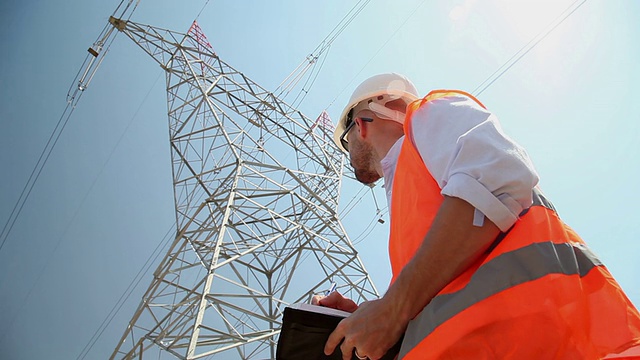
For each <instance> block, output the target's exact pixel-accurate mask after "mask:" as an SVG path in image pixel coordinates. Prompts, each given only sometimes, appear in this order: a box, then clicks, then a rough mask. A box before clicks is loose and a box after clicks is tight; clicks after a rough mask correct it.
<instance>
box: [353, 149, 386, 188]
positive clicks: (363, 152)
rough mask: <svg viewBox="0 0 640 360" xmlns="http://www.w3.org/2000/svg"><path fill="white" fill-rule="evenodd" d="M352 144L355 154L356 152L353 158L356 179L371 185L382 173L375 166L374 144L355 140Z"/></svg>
mask: <svg viewBox="0 0 640 360" xmlns="http://www.w3.org/2000/svg"><path fill="white" fill-rule="evenodd" d="M351 146H353V154H355V155H353V156H352V158H351V163H352V164H353V172H354V174H355V175H356V180H358V181H359V182H361V183H363V184H365V185H370V184H373V183H374V182H376V181H377V180H378V179H380V174H378V172H377V171H376V169H375V168H374V166H373V161H374V160H373V146H371V145H369V144H367V143H363V142H359V141H354V143H353V144H352V145H351Z"/></svg>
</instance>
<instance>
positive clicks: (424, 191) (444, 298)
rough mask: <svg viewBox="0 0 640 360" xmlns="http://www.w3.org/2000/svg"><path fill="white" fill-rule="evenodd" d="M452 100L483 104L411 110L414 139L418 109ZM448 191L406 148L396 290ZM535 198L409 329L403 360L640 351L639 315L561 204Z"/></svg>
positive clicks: (399, 189)
mask: <svg viewBox="0 0 640 360" xmlns="http://www.w3.org/2000/svg"><path fill="white" fill-rule="evenodd" d="M449 95H457V96H459V95H464V96H467V97H470V98H472V99H474V98H473V97H471V96H470V95H469V94H466V93H461V92H456V91H448V90H446V91H436V92H432V93H430V94H429V95H428V96H427V97H426V98H425V99H422V100H418V101H416V102H414V103H412V104H411V105H410V106H409V109H408V112H407V118H406V120H405V134H409V133H410V132H411V116H412V114H413V112H414V111H415V110H417V109H418V108H420V107H422V106H429V102H430V101H433V100H435V99H438V98H441V97H444V96H449ZM474 100H475V99H474ZM475 101H476V102H477V100H475ZM478 103H479V102H478ZM479 104H480V103H479ZM480 105H482V104H480ZM408 138H409V137H405V139H408ZM440 191H441V189H440V188H439V186H438V184H437V182H436V181H435V180H434V179H433V177H432V176H431V175H430V173H429V172H428V170H427V169H426V168H425V166H424V163H423V162H422V159H421V157H420V155H419V154H418V152H417V150H416V149H415V147H414V146H413V145H412V144H411V141H410V140H405V142H404V143H403V144H402V149H401V151H400V155H399V157H398V163H397V167H396V173H395V175H394V181H393V196H392V204H391V229H390V236H389V256H390V260H391V265H392V270H393V279H392V282H393V281H395V279H396V277H397V276H398V274H399V273H400V271H401V270H402V268H403V267H404V266H405V265H406V263H407V262H408V261H409V260H410V259H411V258H412V257H413V254H414V253H415V251H416V250H417V249H418V247H419V246H420V245H421V243H422V240H423V238H424V236H425V235H426V233H427V232H428V230H429V228H430V226H431V222H432V221H433V218H434V217H435V213H436V212H437V210H438V208H439V206H440V204H441V203H442V200H443V197H442V195H441V194H440ZM533 195H534V196H533V200H534V204H533V206H532V207H530V208H529V209H527V210H525V211H523V213H522V214H521V216H520V219H519V220H518V221H517V222H516V224H515V225H514V226H513V227H512V228H511V229H510V230H509V231H508V232H507V233H505V234H501V236H500V237H499V239H498V240H499V241H496V243H494V244H493V245H492V247H491V251H490V252H489V253H487V254H485V255H484V257H483V258H481V259H479V260H478V261H477V262H476V263H475V264H473V265H472V266H471V267H470V268H469V269H467V270H466V271H465V272H464V273H463V274H461V275H460V276H458V277H457V278H456V279H454V280H453V281H451V282H450V283H449V284H448V285H447V286H446V287H445V288H444V289H442V290H441V291H440V292H439V293H438V294H437V295H436V296H435V297H434V298H433V299H432V300H431V302H430V303H429V304H428V305H427V306H426V307H425V308H424V309H423V311H422V312H421V313H420V314H418V315H417V316H416V318H414V320H412V321H411V322H410V323H409V326H408V328H407V331H406V333H405V338H404V342H403V345H402V349H401V352H400V357H401V358H405V359H421V360H422V359H466V358H473V359H484V358H487V359H493V358H496V359H501V358H512V359H542V358H563V359H564V358H571V359H573V358H576V359H578V358H579V359H587V358H594V359H595V358H601V357H603V356H606V355H608V354H613V353H618V352H621V351H623V350H625V349H627V348H629V347H631V346H633V345H634V344H640V314H638V311H637V310H636V309H635V307H634V306H633V305H632V304H631V302H630V301H629V299H628V298H627V297H626V296H625V295H624V293H623V291H622V290H621V289H620V287H619V285H618V284H617V283H616V282H615V280H613V278H612V276H611V274H609V272H608V270H607V269H606V268H605V267H604V266H603V265H602V264H601V263H600V261H599V260H598V259H597V258H596V257H595V255H593V253H592V252H591V251H590V250H589V249H588V248H587V247H586V245H585V244H584V242H583V241H582V240H581V239H580V238H579V237H578V235H577V234H575V233H574V232H573V231H572V230H571V229H570V228H569V227H568V226H566V225H565V224H564V223H563V222H562V221H560V219H559V218H558V216H557V214H556V212H555V209H554V208H553V206H552V205H551V203H550V202H548V201H547V200H546V199H545V198H544V197H543V196H542V195H541V194H540V193H539V192H538V191H537V190H534V194H533ZM523 339H524V341H523Z"/></svg>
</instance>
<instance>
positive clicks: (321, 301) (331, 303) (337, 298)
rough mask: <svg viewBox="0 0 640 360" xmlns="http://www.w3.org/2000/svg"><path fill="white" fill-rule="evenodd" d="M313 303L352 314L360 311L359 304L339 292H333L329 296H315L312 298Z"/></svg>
mask: <svg viewBox="0 0 640 360" xmlns="http://www.w3.org/2000/svg"><path fill="white" fill-rule="evenodd" d="M311 303H312V304H313V305H320V306H325V307H330V308H334V309H338V310H342V311H346V312H350V313H352V312H354V311H356V310H357V309H358V304H356V303H355V302H354V301H353V300H351V299H348V298H346V297H344V296H342V294H340V293H339V292H337V291H334V292H332V293H331V294H329V295H328V296H322V295H315V296H314V297H313V298H311Z"/></svg>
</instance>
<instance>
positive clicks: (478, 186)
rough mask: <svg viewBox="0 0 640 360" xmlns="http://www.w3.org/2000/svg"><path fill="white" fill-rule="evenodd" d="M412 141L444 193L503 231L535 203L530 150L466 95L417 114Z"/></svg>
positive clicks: (443, 100)
mask: <svg viewBox="0 0 640 360" xmlns="http://www.w3.org/2000/svg"><path fill="white" fill-rule="evenodd" d="M411 124H412V131H411V132H412V134H411V135H412V140H413V143H414V144H415V146H416V148H417V149H418V152H419V153H420V156H421V157H422V160H423V161H424V163H425V165H426V167H427V169H428V170H429V172H430V173H431V175H432V176H433V177H434V179H435V180H436V181H437V182H438V184H439V186H440V188H441V189H442V194H443V195H447V196H453V197H457V198H461V199H463V200H465V201H467V202H468V203H470V204H471V205H473V206H474V207H475V208H476V209H477V210H478V211H480V212H482V214H484V215H485V216H486V217H487V218H489V219H490V220H491V221H492V222H493V223H494V224H496V226H498V227H499V228H500V230H502V231H506V230H508V229H509V228H510V227H511V226H512V225H513V224H514V223H515V222H516V220H517V219H518V215H519V214H520V213H521V212H522V210H524V209H526V208H528V207H530V206H531V204H532V189H533V188H534V187H535V186H536V185H537V183H538V174H537V173H536V171H535V169H534V167H533V164H532V163H531V160H530V159H529V156H528V155H527V153H526V151H525V150H524V149H523V148H522V147H521V146H519V145H518V144H516V143H515V142H514V141H513V140H511V139H510V138H509V137H507V136H506V135H505V134H504V132H503V131H502V129H501V128H500V124H499V123H498V119H497V118H496V116H495V115H493V114H492V113H491V112H489V111H487V110H485V109H484V108H482V107H481V106H480V105H478V104H477V103H476V102H475V101H473V100H471V99H469V98H467V97H465V96H462V95H460V96H448V97H445V98H441V99H437V100H434V101H432V102H429V103H428V104H427V105H425V106H423V107H421V108H420V109H418V110H417V111H416V112H414V115H413V119H412V123H411Z"/></svg>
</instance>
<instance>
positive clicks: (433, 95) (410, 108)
mask: <svg viewBox="0 0 640 360" xmlns="http://www.w3.org/2000/svg"><path fill="white" fill-rule="evenodd" d="M456 95H462V96H466V97H468V98H470V99H471V100H473V101H475V102H476V103H478V105H480V106H482V108H484V109H486V107H485V106H484V104H482V103H481V102H480V100H478V99H476V97H475V96H473V95H471V94H469V93H468V92H466V91H462V90H444V89H440V90H431V91H430V92H429V93H428V94H427V96H425V97H423V98H422V99H418V100H415V101H413V102H412V103H410V104H409V105H407V115H406V116H405V118H404V133H405V134H410V133H411V132H410V131H411V117H412V116H413V112H414V111H416V110H418V109H419V108H420V107H421V106H422V105H424V104H426V103H428V102H429V101H433V100H436V99H440V98H443V97H447V96H456Z"/></svg>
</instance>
